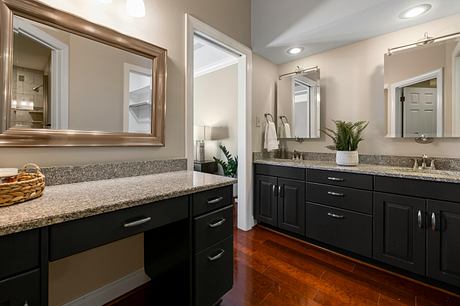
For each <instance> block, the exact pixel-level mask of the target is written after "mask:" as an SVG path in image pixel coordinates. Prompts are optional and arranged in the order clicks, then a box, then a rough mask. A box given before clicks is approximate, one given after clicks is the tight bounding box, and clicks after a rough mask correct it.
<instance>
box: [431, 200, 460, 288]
mask: <svg viewBox="0 0 460 306" xmlns="http://www.w3.org/2000/svg"><path fill="white" fill-rule="evenodd" d="M427 212H428V215H429V218H430V226H429V228H428V229H427V262H428V264H427V275H428V276H430V277H432V278H434V279H437V280H440V281H443V282H446V283H449V284H451V285H454V286H460V256H459V252H460V204H458V203H450V202H441V201H428V205H427ZM433 213H434V215H433ZM432 216H433V219H432ZM433 221H434V222H433ZM433 229H434V230H433Z"/></svg>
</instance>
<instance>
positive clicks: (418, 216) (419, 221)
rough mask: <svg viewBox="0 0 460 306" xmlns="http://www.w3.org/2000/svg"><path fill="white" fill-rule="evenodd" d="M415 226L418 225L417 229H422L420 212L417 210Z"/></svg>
mask: <svg viewBox="0 0 460 306" xmlns="http://www.w3.org/2000/svg"><path fill="white" fill-rule="evenodd" d="M417 225H418V228H422V227H423V224H422V211H421V210H419V211H418V213H417Z"/></svg>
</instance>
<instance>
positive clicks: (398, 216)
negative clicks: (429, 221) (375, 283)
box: [373, 193, 425, 275]
mask: <svg viewBox="0 0 460 306" xmlns="http://www.w3.org/2000/svg"><path fill="white" fill-rule="evenodd" d="M424 223H425V200H422V199H417V198H411V197H405V196H396V195H391V194H384V193H375V194H374V247H373V248H374V258H375V259H377V260H380V261H382V262H385V263H388V264H391V265H394V266H397V267H399V268H402V269H406V270H409V271H411V272H414V273H418V274H422V275H423V274H425V225H424Z"/></svg>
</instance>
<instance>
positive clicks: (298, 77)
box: [276, 69, 321, 139]
mask: <svg viewBox="0 0 460 306" xmlns="http://www.w3.org/2000/svg"><path fill="white" fill-rule="evenodd" d="M320 112H321V99H320V70H319V69H315V70H313V71H309V72H304V73H293V74H292V75H290V76H285V77H280V80H279V81H278V98H277V105H276V121H277V129H278V134H279V135H278V137H279V138H281V139H298V138H319V137H320Z"/></svg>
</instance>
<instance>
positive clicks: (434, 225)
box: [431, 212, 436, 232]
mask: <svg viewBox="0 0 460 306" xmlns="http://www.w3.org/2000/svg"><path fill="white" fill-rule="evenodd" d="M431 230H432V231H433V232H435V231H436V213H434V212H432V213H431Z"/></svg>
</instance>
